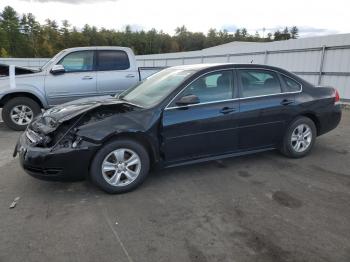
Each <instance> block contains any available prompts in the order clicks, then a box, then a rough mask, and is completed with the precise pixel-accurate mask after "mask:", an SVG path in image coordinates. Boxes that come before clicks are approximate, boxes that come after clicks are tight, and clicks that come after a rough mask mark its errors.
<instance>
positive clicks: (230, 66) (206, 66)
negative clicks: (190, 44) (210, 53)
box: [172, 63, 285, 71]
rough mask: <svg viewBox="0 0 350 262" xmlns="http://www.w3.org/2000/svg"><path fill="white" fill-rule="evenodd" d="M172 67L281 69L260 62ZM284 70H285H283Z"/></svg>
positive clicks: (196, 68)
mask: <svg viewBox="0 0 350 262" xmlns="http://www.w3.org/2000/svg"><path fill="white" fill-rule="evenodd" d="M172 68H174V69H182V70H195V71H201V70H206V69H210V70H213V69H214V70H215V69H225V68H262V69H264V68H265V69H271V70H278V71H281V70H283V69H281V68H278V67H274V66H269V65H262V64H238V63H207V64H193V65H180V66H174V67H172ZM283 71H285V70H283Z"/></svg>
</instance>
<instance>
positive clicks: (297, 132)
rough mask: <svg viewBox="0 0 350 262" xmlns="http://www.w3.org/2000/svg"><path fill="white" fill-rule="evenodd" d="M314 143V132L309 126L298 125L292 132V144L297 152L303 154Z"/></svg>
mask: <svg viewBox="0 0 350 262" xmlns="http://www.w3.org/2000/svg"><path fill="white" fill-rule="evenodd" d="M311 142H312V131H311V128H310V127H309V126H308V125H307V124H300V125H298V126H297V127H296V128H295V129H294V130H293V132H292V136H291V144H292V147H293V149H294V151H295V152H298V153H302V152H304V151H305V150H307V149H308V148H309V146H310V144H311Z"/></svg>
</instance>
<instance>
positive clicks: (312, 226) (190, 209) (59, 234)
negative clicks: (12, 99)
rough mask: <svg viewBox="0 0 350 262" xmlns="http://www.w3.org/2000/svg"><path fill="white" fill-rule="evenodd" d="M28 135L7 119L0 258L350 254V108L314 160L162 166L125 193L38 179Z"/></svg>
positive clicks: (268, 157)
mask: <svg viewBox="0 0 350 262" xmlns="http://www.w3.org/2000/svg"><path fill="white" fill-rule="evenodd" d="M19 135H20V133H18V132H13V131H10V130H9V129H7V128H6V127H5V126H4V124H3V123H0V148H1V153H0V167H1V168H0V261H6V262H10V261H50V262H54V261H99V262H102V261H118V262H119V261H129V262H130V261H135V262H136V261H152V262H154V261H167V262H170V261H201V262H205V261H269V262H270V261H279V262H281V261H308V262H310V261H336V262H341V261H350V164H349V162H350V153H349V152H350V111H345V112H344V114H343V120H342V123H341V125H340V126H339V127H338V128H337V129H336V130H334V131H332V132H331V133H329V134H326V135H324V136H322V137H320V138H319V139H318V141H317V143H316V145H315V148H314V151H313V153H312V154H311V155H310V156H308V157H306V158H303V159H299V160H292V159H287V158H284V157H283V156H281V155H279V154H278V153H277V152H268V153H262V154H258V155H253V156H247V157H240V158H233V159H227V160H224V161H217V162H209V163H205V164H197V165H191V166H186V167H181V168H173V169H168V170H162V171H157V172H153V173H151V174H150V177H149V178H148V180H147V181H146V182H145V184H144V185H143V186H141V187H140V188H139V189H137V190H136V191H133V192H131V193H128V194H124V195H107V194H105V193H103V192H101V191H99V190H98V189H96V188H95V187H94V186H93V185H91V184H90V182H88V181H84V182H77V183H59V182H44V181H39V180H36V179H34V178H31V177H29V176H28V175H26V174H25V173H24V171H22V170H21V168H20V167H19V164H18V159H13V158H12V156H11V154H12V151H13V147H14V144H15V141H16V140H17V138H18V136H19ZM16 197H20V200H19V201H18V203H17V206H16V207H15V208H14V209H9V205H10V204H11V202H12V201H13V200H14V198H16Z"/></svg>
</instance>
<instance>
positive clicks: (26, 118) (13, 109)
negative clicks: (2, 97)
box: [2, 97, 41, 131]
mask: <svg viewBox="0 0 350 262" xmlns="http://www.w3.org/2000/svg"><path fill="white" fill-rule="evenodd" d="M40 113H41V108H40V106H39V104H38V103H37V102H35V101H34V100H33V99H31V98H28V97H15V98H12V99H10V100H9V101H7V102H6V103H5V105H4V107H3V109H2V119H3V120H4V122H5V124H6V125H7V126H8V127H9V128H11V129H13V130H16V131H23V130H25V129H26V127H27V126H28V124H29V123H30V122H31V121H32V120H33V119H34V117H35V116H36V115H38V114H40Z"/></svg>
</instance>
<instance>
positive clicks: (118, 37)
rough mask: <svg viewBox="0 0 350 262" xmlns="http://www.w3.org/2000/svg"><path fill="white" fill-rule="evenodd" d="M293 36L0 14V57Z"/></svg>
mask: <svg viewBox="0 0 350 262" xmlns="http://www.w3.org/2000/svg"><path fill="white" fill-rule="evenodd" d="M264 32H265V30H264ZM297 37H298V28H297V27H296V26H293V27H291V28H290V29H288V28H287V27H286V28H284V29H283V30H282V31H280V30H277V31H276V32H273V33H271V32H269V33H268V34H267V36H264V35H263V36H262V37H261V36H260V34H259V33H258V32H256V33H255V34H254V35H250V34H249V33H248V31H247V29H246V28H241V29H237V30H236V32H235V33H234V34H230V33H228V32H227V31H226V30H220V31H217V30H216V29H214V28H211V29H209V31H208V33H207V34H206V35H205V34H203V33H201V32H190V31H188V30H187V28H186V27H185V26H184V25H183V26H181V27H177V28H176V29H175V34H174V35H173V36H171V35H169V34H167V33H164V32H163V31H157V30H156V29H154V28H153V29H151V30H149V31H143V30H142V31H136V32H135V31H133V30H132V28H131V27H130V26H126V27H125V29H124V30H123V31H115V30H109V29H105V28H101V29H98V28H97V27H95V26H90V25H85V26H84V27H83V28H82V29H81V30H79V29H78V28H76V27H74V26H73V27H72V26H71V25H70V24H69V22H68V21H67V20H63V21H62V23H61V25H60V26H59V25H58V24H57V22H56V21H54V20H50V19H47V20H46V21H45V24H40V23H39V22H38V21H36V19H35V17H34V15H33V14H31V13H28V14H23V15H21V16H20V15H18V14H17V12H16V11H15V10H14V9H13V8H12V7H10V6H7V7H5V8H4V9H3V11H2V12H0V57H8V56H10V57H52V56H53V55H55V54H56V53H57V52H59V51H60V50H62V49H65V48H69V47H77V46H128V47H131V48H132V49H133V50H134V52H135V53H136V54H138V55H142V54H157V53H169V52H179V51H194V50H201V49H203V48H207V47H212V46H216V45H221V44H225V43H229V42H232V41H250V42H268V41H276V40H287V39H291V38H292V39H295V38H297Z"/></svg>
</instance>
